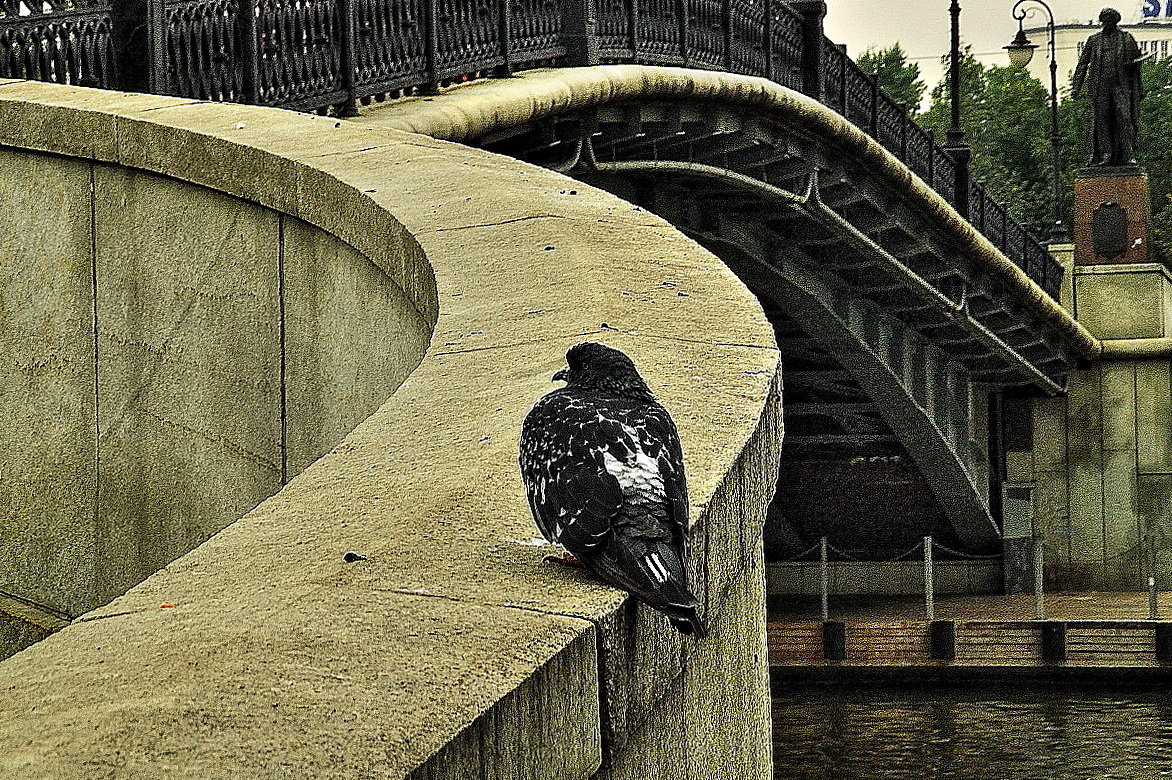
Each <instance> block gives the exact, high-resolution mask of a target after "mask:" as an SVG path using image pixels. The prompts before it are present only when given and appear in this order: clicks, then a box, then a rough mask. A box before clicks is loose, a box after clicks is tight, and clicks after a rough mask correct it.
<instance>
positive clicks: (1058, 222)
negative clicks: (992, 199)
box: [1005, 0, 1070, 244]
mask: <svg viewBox="0 0 1172 780" xmlns="http://www.w3.org/2000/svg"><path fill="white" fill-rule="evenodd" d="M1026 3H1033V4H1034V5H1040V6H1041V7H1042V8H1044V9H1045V10H1046V16H1047V17H1048V18H1047V20H1046V30H1047V32H1048V33H1049V34H1050V164H1051V167H1052V168H1053V178H1054V191H1053V192H1052V193H1051V199H1052V200H1053V209H1054V223H1053V224H1052V225H1051V226H1050V242H1051V243H1054V244H1068V243H1070V231H1069V230H1068V229H1067V228H1066V223H1065V222H1063V221H1062V161H1061V157H1060V156H1059V152H1060V151H1061V147H1062V140H1061V139H1060V138H1059V136H1058V60H1057V58H1056V57H1055V55H1054V12H1053V11H1051V10H1050V6H1048V5H1046V3H1045V2H1044V0H1017V2H1016V3H1014V4H1013V9H1012V11H1011V13H1012V14H1013V18H1014V19H1016V20H1017V37H1015V38H1014V39H1013V42H1012V43H1010V44H1009V45H1008V46H1006V47H1005V50H1006V51H1007V52H1009V62H1010V64H1011V65H1013V67H1015V68H1023V69H1024V68H1025V67H1026V66H1027V65H1029V64H1030V60H1031V59H1033V56H1034V49H1036V48H1038V45H1037V44H1036V43H1032V42H1031V41H1030V39H1029V38H1027V37H1026V34H1025V18H1026V16H1029V15H1030V14H1032V13H1033V12H1034V10H1035V9H1033V8H1022V7H1021V6H1022V5H1024V4H1026Z"/></svg>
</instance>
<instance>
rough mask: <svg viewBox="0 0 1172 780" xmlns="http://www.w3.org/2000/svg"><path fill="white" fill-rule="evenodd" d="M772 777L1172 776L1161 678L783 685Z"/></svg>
mask: <svg viewBox="0 0 1172 780" xmlns="http://www.w3.org/2000/svg"><path fill="white" fill-rule="evenodd" d="M773 734H774V747H773V750H774V776H775V778H777V780H785V779H786V778H826V780H845V779H847V778H916V779H917V780H918V779H919V778H973V779H974V780H986V779H987V780H994V779H995V778H996V779H1001V778H1004V779H1006V780H1010V779H1012V780H1019V779H1020V780H1025V779H1027V778H1039V779H1045V780H1059V779H1061V780H1067V778H1071V779H1072V780H1083V779H1084V778H1095V779H1096V780H1099V779H1101V778H1112V779H1114V778H1119V779H1120V780H1147V778H1161V777H1168V778H1172V695H1170V693H1169V692H1168V691H1166V690H1164V689H1163V686H1162V685H1157V684H1154V685H1152V686H1149V687H1148V688H1127V689H1123V688H1113V687H1107V686H1102V685H1100V686H1085V685H1077V684H1068V685H1061V686H1047V685H1023V686H1004V685H1001V686H992V687H989V686H983V687H979V688H978V687H976V686H972V685H970V686H965V687H937V688H920V687H874V686H869V687H858V686H852V687H849V688H847V687H821V686H795V685H793V684H790V683H778V684H775V687H774V697H773Z"/></svg>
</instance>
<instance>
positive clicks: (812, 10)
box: [790, 0, 845, 113]
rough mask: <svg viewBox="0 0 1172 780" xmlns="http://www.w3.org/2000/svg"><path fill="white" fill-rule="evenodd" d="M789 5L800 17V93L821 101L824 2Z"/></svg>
mask: <svg viewBox="0 0 1172 780" xmlns="http://www.w3.org/2000/svg"><path fill="white" fill-rule="evenodd" d="M790 5H791V6H792V7H793V9H794V11H796V12H797V13H798V15H799V16H801V17H802V92H804V93H805V94H807V95H809V96H810V97H812V98H814V99H815V100H818V101H821V100H822V98H823V91H824V89H825V84H824V81H825V77H824V67H823V61H822V41H823V39H824V37H825V36H824V34H823V32H822V20H823V19H824V18H825V17H826V2H825V0H792V2H791V3H790ZM844 113H845V112H844Z"/></svg>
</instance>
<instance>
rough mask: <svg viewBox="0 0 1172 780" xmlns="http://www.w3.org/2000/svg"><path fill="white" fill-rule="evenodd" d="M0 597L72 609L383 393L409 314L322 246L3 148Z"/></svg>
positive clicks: (202, 204)
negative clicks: (5, 422)
mask: <svg viewBox="0 0 1172 780" xmlns="http://www.w3.org/2000/svg"><path fill="white" fill-rule="evenodd" d="M0 171H4V174H3V176H0V193H2V195H0V202H3V203H5V204H6V206H5V208H4V209H3V210H2V211H0V242H3V243H4V244H5V245H6V246H4V250H5V251H3V252H2V253H0V265H2V268H0V274H2V275H3V278H4V279H5V283H4V285H3V286H2V287H0V299H2V300H3V304H4V306H3V308H4V311H5V317H4V325H5V327H4V329H3V341H2V342H0V371H4V373H5V374H7V376H6V378H5V379H4V380H3V384H4V385H5V386H6V387H7V388H9V391H8V392H6V393H4V394H3V396H2V400H0V417H2V418H3V419H5V420H8V421H13V422H16V423H17V424H12V425H6V426H4V427H3V429H0V451H3V452H5V453H6V457H5V472H6V473H5V475H4V476H5V479H3V480H0V529H3V532H2V533H0V591H4V592H6V593H11V594H14V595H15V596H18V597H23V598H25V599H27V600H29V601H32V602H34V603H35V604H37V605H40V606H42V607H43V608H45V609H48V610H52V611H54V612H58V613H62V614H65V615H72V616H76V615H80V614H81V613H83V612H85V611H87V610H89V609H92V608H94V607H96V606H99V605H101V604H104V603H106V602H107V601H109V600H110V599H111V598H113V597H114V596H117V595H120V594H121V593H124V592H125V591H126V590H127V589H128V588H129V587H130V586H132V585H134V584H136V583H138V582H140V581H142V580H143V579H144V578H145V577H146V576H147V575H149V574H151V573H153V572H155V571H157V570H158V569H160V568H161V567H162V566H164V565H165V564H167V563H169V562H170V561H172V560H174V559H175V558H177V557H179V556H180V555H182V554H183V553H186V552H188V551H189V550H191V549H192V548H193V547H195V546H196V545H197V544H199V543H200V542H202V541H204V540H205V539H207V538H208V537H209V536H211V534H213V533H215V532H216V531H218V530H220V529H221V528H223V527H224V526H225V525H227V524H228V523H230V522H232V521H233V520H235V519H236V518H238V517H240V516H241V515H243V514H244V513H245V512H247V511H248V510H250V509H252V508H253V507H254V506H256V505H257V504H258V503H260V502H261V501H262V500H263V499H265V498H267V497H268V496H270V495H272V494H273V493H275V492H276V491H277V490H278V489H279V488H280V487H281V485H283V484H284V483H285V482H286V481H288V479H289V478H290V477H292V476H294V475H296V474H297V473H299V472H300V471H301V470H302V469H303V468H305V466H307V465H308V464H309V463H311V462H312V461H314V460H316V459H317V458H318V457H319V456H321V455H322V454H323V453H324V452H325V451H327V450H328V449H330V448H331V447H333V446H334V445H335V444H337V443H338V442H339V441H341V439H342V437H343V436H344V435H345V434H346V433H348V432H349V431H350V429H351V428H353V427H354V426H355V425H356V424H358V423H359V422H361V421H362V420H363V419H365V418H366V417H367V416H369V414H370V413H371V412H373V411H374V410H375V409H377V408H378V406H379V405H380V404H381V403H382V402H383V401H385V400H386V398H387V397H388V396H389V395H390V394H391V392H392V391H393V390H394V389H395V388H396V387H397V386H398V385H399V383H400V382H402V380H403V378H404V377H405V376H406V375H407V374H408V373H409V372H410V370H411V369H412V368H414V367H415V365H417V364H418V362H419V360H420V359H421V358H422V357H423V352H424V350H425V349H426V346H427V343H428V340H429V338H430V336H431V324H430V323H429V322H427V321H426V320H425V319H424V318H423V316H422V315H421V314H420V313H419V311H418V310H417V309H416V308H415V306H414V304H413V303H412V302H411V301H410V300H409V299H408V298H407V296H406V295H405V294H404V293H403V291H402V289H400V288H399V286H398V285H397V284H396V283H395V282H394V281H392V280H391V279H390V278H388V277H387V275H386V274H385V273H384V272H383V271H382V270H381V269H379V268H378V267H376V266H375V265H374V264H373V263H371V262H370V260H369V259H367V258H366V257H364V256H363V255H361V254H360V253H358V252H356V251H355V250H354V249H353V248H351V247H349V246H347V245H346V244H343V243H342V242H341V241H339V240H338V239H337V238H335V237H334V236H332V235H330V234H328V233H325V232H324V231H322V230H320V229H318V228H315V227H313V226H311V225H308V224H306V223H305V222H302V221H301V220H298V219H296V218H294V217H290V216H288V215H285V214H283V213H281V212H278V211H274V210H273V209H269V208H266V207H264V206H259V205H256V204H253V203H249V202H247V201H243V200H240V199H239V198H235V197H232V196H229V195H224V194H221V193H219V192H216V191H215V190H212V189H208V188H206V187H201V186H197V185H193V184H189V183H186V182H182V181H177V180H175V179H169V178H166V177H163V176H159V175H157V174H154V173H149V172H146V171H142V170H135V169H131V168H127V167H122V166H117V165H110V164H105V163H101V162H97V161H93V160H81V159H78V158H71V157H59V156H51V155H46V154H41V153H36V152H27V151H24V150H19V149H7V150H5V149H0Z"/></svg>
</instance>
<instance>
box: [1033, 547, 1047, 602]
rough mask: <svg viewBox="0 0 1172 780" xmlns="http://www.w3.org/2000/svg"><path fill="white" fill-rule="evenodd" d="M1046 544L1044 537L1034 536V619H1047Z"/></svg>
mask: <svg viewBox="0 0 1172 780" xmlns="http://www.w3.org/2000/svg"><path fill="white" fill-rule="evenodd" d="M1044 547H1045V544H1044V543H1043V542H1042V538H1041V537H1040V536H1039V537H1035V538H1034V619H1035V620H1045V619H1046V595H1045V590H1044V588H1043V579H1042V578H1043V576H1044V569H1045V561H1044V559H1043V557H1042V551H1043V549H1044Z"/></svg>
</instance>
